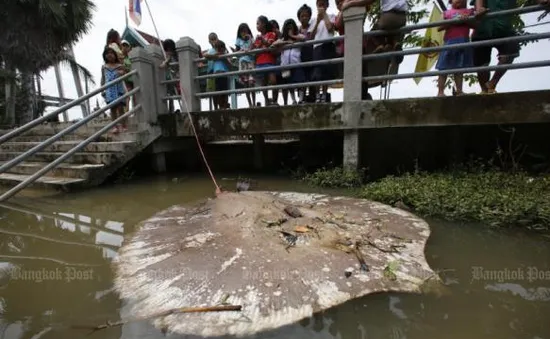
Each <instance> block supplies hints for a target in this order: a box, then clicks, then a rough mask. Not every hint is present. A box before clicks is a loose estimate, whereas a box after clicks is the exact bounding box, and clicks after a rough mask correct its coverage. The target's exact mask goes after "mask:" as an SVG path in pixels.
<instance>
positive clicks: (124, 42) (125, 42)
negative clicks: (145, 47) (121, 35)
mask: <svg viewBox="0 0 550 339" xmlns="http://www.w3.org/2000/svg"><path fill="white" fill-rule="evenodd" d="M120 44H121V45H128V46H132V45H130V43H129V42H128V41H127V40H122V41H121V42H120Z"/></svg>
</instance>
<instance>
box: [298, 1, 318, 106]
mask: <svg viewBox="0 0 550 339" xmlns="http://www.w3.org/2000/svg"><path fill="white" fill-rule="evenodd" d="M311 15H312V10H311V7H309V6H308V5H306V4H304V5H303V6H302V7H300V8H299V9H298V13H297V17H298V21H300V29H299V33H300V34H302V35H303V36H304V37H305V39H306V40H310V39H311V38H312V37H311V32H310V27H311V26H312V23H311ZM300 55H301V56H300V58H301V60H300V61H301V62H309V61H312V60H313V45H307V46H303V47H302V48H301V50H300ZM312 69H313V67H311V66H306V67H302V70H303V71H304V76H305V81H311V73H312ZM301 90H302V92H303V93H304V100H306V99H305V98H306V96H305V93H306V88H305V87H304V88H303V89H301ZM314 92H315V88H313V87H310V88H309V94H310V96H311V95H312V93H314ZM312 99H313V100H306V101H308V102H313V101H315V100H314V99H315V98H312ZM301 103H303V102H301Z"/></svg>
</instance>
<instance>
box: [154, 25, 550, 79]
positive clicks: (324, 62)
mask: <svg viewBox="0 0 550 339" xmlns="http://www.w3.org/2000/svg"><path fill="white" fill-rule="evenodd" d="M547 38H550V33H537V34H528V35H518V36H514V37H508V38H498V39H492V40H483V41H473V42H464V43H459V44H453V45H443V46H437V47H422V48H414V49H408V50H403V51H394V52H386V53H379V54H367V55H363V60H375V59H388V58H393V57H398V56H404V55H414V54H422V53H433V52H440V51H444V50H452V49H460V48H465V47H480V46H494V45H498V44H499V43H505V42H522V41H532V40H540V39H547ZM343 62H344V58H343V57H339V58H333V59H327V60H319V61H308V62H299V63H296V64H290V65H284V66H281V65H280V66H272V67H265V68H261V69H256V68H255V69H247V70H241V71H231V72H223V73H213V74H207V75H199V76H195V80H202V79H212V78H220V77H228V76H235V75H237V76H239V75H244V74H253V73H258V72H275V71H282V70H287V69H293V68H301V67H311V66H318V65H331V64H339V63H343ZM177 81H179V79H175V80H167V81H162V82H161V84H172V83H175V82H177Z"/></svg>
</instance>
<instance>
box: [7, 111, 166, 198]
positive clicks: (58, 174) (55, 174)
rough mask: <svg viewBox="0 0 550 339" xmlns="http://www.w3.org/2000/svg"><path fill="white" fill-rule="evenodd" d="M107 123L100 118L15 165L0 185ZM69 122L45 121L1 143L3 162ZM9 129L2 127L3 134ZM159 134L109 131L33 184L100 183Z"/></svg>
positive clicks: (15, 180)
mask: <svg viewBox="0 0 550 339" xmlns="http://www.w3.org/2000/svg"><path fill="white" fill-rule="evenodd" d="M106 124H107V122H106V121H103V122H101V121H100V122H96V123H95V124H93V125H87V126H81V127H80V128H78V129H77V130H76V131H74V132H72V133H70V134H69V135H66V136H64V137H62V138H61V139H60V140H59V141H57V142H55V143H53V144H52V145H50V146H48V147H46V148H45V149H43V150H41V151H40V152H38V153H35V154H34V155H32V156H30V157H29V158H27V159H26V160H25V161H24V162H22V163H20V164H18V165H17V166H14V167H12V168H11V169H9V170H8V171H7V172H6V173H1V174H0V185H2V186H6V188H11V187H14V186H15V185H17V184H19V183H20V182H22V181H24V180H26V179H27V178H28V177H29V176H31V175H32V174H34V173H36V172H37V171H39V170H40V169H42V168H43V167H45V166H46V165H48V164H49V163H51V162H52V161H54V160H56V159H57V158H59V157H60V156H62V155H63V154H65V153H66V152H68V151H69V150H71V149H72V148H73V147H75V146H77V145H78V144H79V143H80V142H81V141H83V140H85V139H87V138H88V137H90V136H91V135H92V134H93V133H95V132H97V131H99V130H100V129H101V128H103V127H104V126H105V125H106ZM69 125H70V123H50V124H43V125H40V126H36V127H34V128H32V129H31V130H30V131H27V132H26V133H24V134H22V135H20V136H17V137H15V138H13V139H11V140H9V141H7V142H5V143H3V144H0V164H4V163H6V162H8V161H10V160H11V159H14V158H15V157H17V156H19V155H20V154H22V153H24V152H25V151H27V150H30V149H31V148H33V147H35V146H36V145H38V144H40V143H41V142H42V141H44V140H46V139H48V138H50V137H51V136H53V135H55V134H56V133H58V132H60V131H61V130H63V129H64V128H67V127H68V126H69ZM8 132H9V131H7V130H0V135H3V134H5V133H8ZM159 135H160V133H155V132H154V131H153V130H148V131H142V132H127V133H122V134H112V133H109V132H108V133H105V134H104V135H102V136H100V137H98V138H97V140H94V141H93V142H91V143H90V144H88V145H87V146H86V147H85V148H83V149H82V150H80V151H79V152H77V153H75V154H74V155H73V156H71V157H70V158H68V159H67V160H66V161H65V162H63V163H61V164H60V165H59V166H57V167H55V168H53V169H52V170H51V171H49V172H48V173H46V174H45V175H44V176H43V177H41V178H39V179H38V180H37V181H35V183H34V184H32V185H30V186H29V187H34V188H48V189H56V190H63V191H69V190H74V189H77V188H85V187H91V186H97V185H100V184H101V183H103V182H104V181H105V180H106V179H107V178H108V177H109V176H111V175H112V174H113V173H114V172H115V171H117V170H118V169H120V168H121V167H122V166H124V165H125V164H126V163H127V162H128V161H129V160H131V159H132V158H134V157H135V156H136V155H137V154H138V153H139V152H141V151H142V150H143V149H144V148H145V147H147V146H148V145H149V144H150V143H151V142H152V141H154V140H155V139H156V137H158V136H159Z"/></svg>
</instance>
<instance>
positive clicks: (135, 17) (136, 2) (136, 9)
mask: <svg viewBox="0 0 550 339" xmlns="http://www.w3.org/2000/svg"><path fill="white" fill-rule="evenodd" d="M142 1H143V0H129V2H130V8H129V9H128V11H129V12H130V18H131V19H132V21H134V23H135V24H136V25H137V26H139V24H141V2H142Z"/></svg>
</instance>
